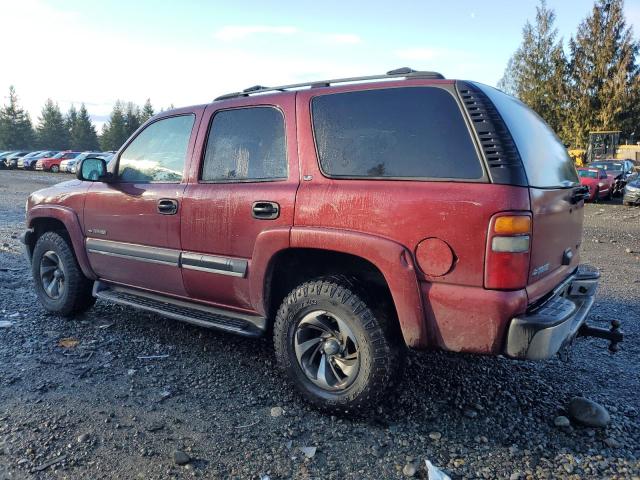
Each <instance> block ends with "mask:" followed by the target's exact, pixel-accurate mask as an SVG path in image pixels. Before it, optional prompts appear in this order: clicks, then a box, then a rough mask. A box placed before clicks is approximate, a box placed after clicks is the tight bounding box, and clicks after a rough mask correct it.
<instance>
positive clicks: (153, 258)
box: [87, 238, 248, 278]
mask: <svg viewBox="0 0 640 480" xmlns="http://www.w3.org/2000/svg"><path fill="white" fill-rule="evenodd" d="M87 252H88V253H95V254H99V255H108V256H111V257H118V258H125V259H128V260H138V261H141V262H147V263H155V264H159V265H169V266H172V267H179V268H184V269H187V270H197V271H199V272H206V273H215V274H219V275H229V276H232V277H240V278H244V277H245V275H246V273H247V266H248V262H247V260H243V259H237V258H229V257H219V256H216V255H205V254H202V253H194V252H181V251H179V250H173V249H170V248H160V247H151V246H148V245H139V244H135V243H125V242H115V241H113V240H104V239H101V238H87Z"/></svg>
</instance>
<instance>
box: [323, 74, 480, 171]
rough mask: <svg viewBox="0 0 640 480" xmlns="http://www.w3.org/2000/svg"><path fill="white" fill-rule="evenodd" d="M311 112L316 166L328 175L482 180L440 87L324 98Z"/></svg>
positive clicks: (451, 102) (465, 133) (454, 107)
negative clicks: (317, 160)
mask: <svg viewBox="0 0 640 480" xmlns="http://www.w3.org/2000/svg"><path fill="white" fill-rule="evenodd" d="M312 114H313V128H314V133H315V138H316V145H317V149H318V157H319V160H320V166H321V168H322V171H323V172H324V173H325V174H326V175H328V176H331V177H347V178H358V177H368V178H433V179H437V178H451V179H467V180H475V179H480V178H482V177H483V170H482V166H481V164H480V160H479V158H478V154H477V152H476V149H475V146H474V144H473V142H472V140H471V137H470V134H469V130H468V128H467V126H466V124H465V122H464V120H463V117H462V113H461V112H460V108H459V107H458V104H457V103H456V101H455V99H454V98H453V96H452V95H451V94H450V93H448V92H447V91H446V90H444V89H441V88H436V87H404V88H387V89H378V90H365V91H357V92H347V93H337V94H330V95H322V96H318V97H315V98H314V99H313V100H312Z"/></svg>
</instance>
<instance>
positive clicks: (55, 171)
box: [51, 165, 60, 173]
mask: <svg viewBox="0 0 640 480" xmlns="http://www.w3.org/2000/svg"><path fill="white" fill-rule="evenodd" d="M59 171H60V167H59V166H58V165H52V166H51V172H53V173H58V172H59Z"/></svg>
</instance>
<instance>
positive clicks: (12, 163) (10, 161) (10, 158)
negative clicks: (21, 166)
mask: <svg viewBox="0 0 640 480" xmlns="http://www.w3.org/2000/svg"><path fill="white" fill-rule="evenodd" d="M29 153H31V150H18V151H16V152H13V153H12V154H10V155H7V157H6V158H5V160H4V163H5V166H6V168H9V169H15V168H18V161H19V160H20V159H21V158H22V157H24V156H25V155H28V154H29Z"/></svg>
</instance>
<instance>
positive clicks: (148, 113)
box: [140, 98, 155, 123]
mask: <svg viewBox="0 0 640 480" xmlns="http://www.w3.org/2000/svg"><path fill="white" fill-rule="evenodd" d="M154 115H155V113H154V111H153V106H152V105H151V99H150V98H147V101H146V102H144V106H143V107H142V113H141V114H140V122H141V123H144V122H146V121H147V120H149V119H150V118H151V117H153V116H154Z"/></svg>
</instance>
